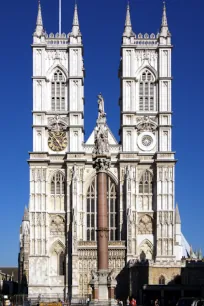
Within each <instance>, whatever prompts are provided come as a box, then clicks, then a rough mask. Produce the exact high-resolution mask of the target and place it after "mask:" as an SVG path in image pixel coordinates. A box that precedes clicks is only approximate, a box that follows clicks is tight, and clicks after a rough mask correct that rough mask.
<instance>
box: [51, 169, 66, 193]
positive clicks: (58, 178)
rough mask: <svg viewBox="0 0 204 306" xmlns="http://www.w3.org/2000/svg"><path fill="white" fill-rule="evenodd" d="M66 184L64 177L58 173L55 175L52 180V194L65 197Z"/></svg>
mask: <svg viewBox="0 0 204 306" xmlns="http://www.w3.org/2000/svg"><path fill="white" fill-rule="evenodd" d="M64 191H65V182H64V175H63V174H62V173H60V172H57V173H55V174H54V175H53V177H52V179H51V194H52V195H64Z"/></svg>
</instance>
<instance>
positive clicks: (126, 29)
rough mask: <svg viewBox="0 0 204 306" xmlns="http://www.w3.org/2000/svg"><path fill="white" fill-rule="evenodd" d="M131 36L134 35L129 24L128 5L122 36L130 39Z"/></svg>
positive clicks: (128, 6)
mask: <svg viewBox="0 0 204 306" xmlns="http://www.w3.org/2000/svg"><path fill="white" fill-rule="evenodd" d="M131 35H134V33H133V31H132V23H131V17H130V5H129V3H128V5H127V11H126V18H125V27H124V32H123V36H126V37H130V36H131Z"/></svg>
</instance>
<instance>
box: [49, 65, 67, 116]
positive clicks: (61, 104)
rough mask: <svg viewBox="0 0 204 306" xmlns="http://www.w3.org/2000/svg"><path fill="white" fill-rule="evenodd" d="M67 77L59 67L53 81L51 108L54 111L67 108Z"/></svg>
mask: <svg viewBox="0 0 204 306" xmlns="http://www.w3.org/2000/svg"><path fill="white" fill-rule="evenodd" d="M65 87H66V79H65V76H64V74H63V73H62V71H60V70H59V69H57V70H56V71H55V72H54V74H53V77H52V82H51V109H52V111H63V110H65Z"/></svg>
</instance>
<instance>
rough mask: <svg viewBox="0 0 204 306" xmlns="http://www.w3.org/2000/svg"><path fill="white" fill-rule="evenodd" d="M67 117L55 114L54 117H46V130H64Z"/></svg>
mask: <svg viewBox="0 0 204 306" xmlns="http://www.w3.org/2000/svg"><path fill="white" fill-rule="evenodd" d="M67 126H68V125H67V118H65V117H60V116H59V115H56V116H55V117H54V118H48V130H51V131H64V130H66V129H67Z"/></svg>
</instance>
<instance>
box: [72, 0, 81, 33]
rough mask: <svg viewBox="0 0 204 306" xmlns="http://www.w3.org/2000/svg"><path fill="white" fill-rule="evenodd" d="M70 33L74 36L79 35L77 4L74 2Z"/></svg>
mask: <svg viewBox="0 0 204 306" xmlns="http://www.w3.org/2000/svg"><path fill="white" fill-rule="evenodd" d="M72 34H73V35H74V36H78V35H80V28H79V17H78V9H77V4H76V3H75V7H74V18H73V23H72Z"/></svg>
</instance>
